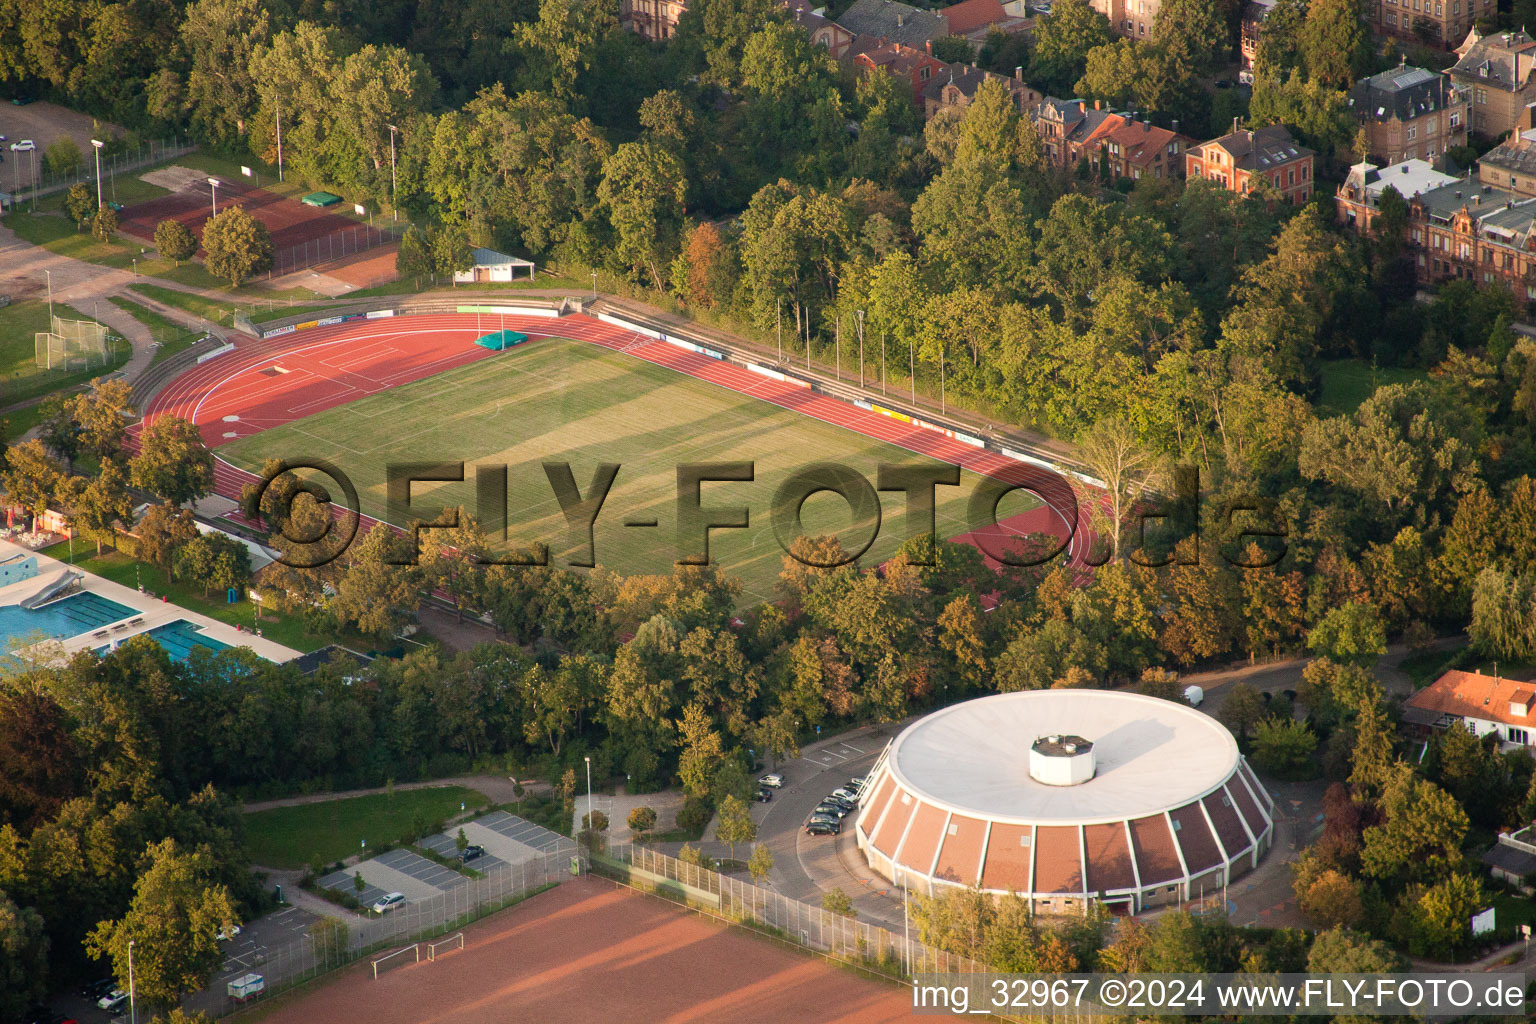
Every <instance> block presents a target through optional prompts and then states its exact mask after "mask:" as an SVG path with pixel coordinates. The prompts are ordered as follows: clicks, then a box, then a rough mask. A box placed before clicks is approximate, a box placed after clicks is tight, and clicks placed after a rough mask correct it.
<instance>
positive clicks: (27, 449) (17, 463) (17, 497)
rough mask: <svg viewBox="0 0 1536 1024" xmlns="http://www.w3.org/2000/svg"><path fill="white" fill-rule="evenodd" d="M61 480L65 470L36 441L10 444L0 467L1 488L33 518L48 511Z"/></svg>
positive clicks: (41, 443)
mask: <svg viewBox="0 0 1536 1024" xmlns="http://www.w3.org/2000/svg"><path fill="white" fill-rule="evenodd" d="M64 479H65V477H64V467H63V466H61V465H59V463H58V462H57V461H55V460H54V458H53V456H51V455H49V454H48V449H47V448H45V447H43V442H41V441H38V440H36V439H34V440H31V441H23V442H21V444H17V445H12V446H11V447H10V448H9V449H8V450H7V451H6V459H5V464H4V466H3V467H0V488H4V489H5V493H6V495H7V497H9V498H10V500H11V501H12V502H13V503H14V504H16V505H19V506H20V507H21V508H23V509H25V510H26V511H27V512H29V513H31V514H32V515H34V516H40V515H42V514H43V513H44V512H46V511H48V506H49V504H50V503H51V502H52V501H53V500H54V497H55V495H57V494H58V492H59V490H60V487H61V486H62V484H63V482H64Z"/></svg>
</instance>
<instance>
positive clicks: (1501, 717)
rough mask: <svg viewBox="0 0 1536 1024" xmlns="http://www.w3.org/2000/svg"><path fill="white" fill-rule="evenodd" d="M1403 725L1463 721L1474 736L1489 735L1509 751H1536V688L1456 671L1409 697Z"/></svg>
mask: <svg viewBox="0 0 1536 1024" xmlns="http://www.w3.org/2000/svg"><path fill="white" fill-rule="evenodd" d="M1403 721H1405V722H1407V723H1409V724H1410V725H1416V726H1418V727H1419V728H1421V729H1425V730H1432V729H1449V728H1450V727H1451V726H1453V725H1455V724H1456V723H1457V722H1460V723H1461V724H1462V725H1464V726H1466V727H1467V729H1468V730H1469V731H1470V732H1471V733H1472V734H1473V735H1475V736H1487V735H1489V734H1490V733H1492V734H1495V735H1497V736H1498V737H1499V741H1500V744H1501V746H1503V747H1504V748H1505V749H1510V748H1515V747H1520V748H1525V749H1530V748H1531V747H1532V746H1536V683H1530V682H1521V681H1519V680H1516V679H1504V678H1501V677H1499V676H1487V675H1483V674H1482V673H1481V672H1462V671H1460V670H1452V671H1450V672H1447V673H1446V674H1445V675H1443V676H1441V677H1440V678H1439V679H1436V680H1435V681H1434V682H1433V683H1430V684H1429V685H1428V686H1426V687H1425V688H1424V689H1422V690H1420V691H1419V692H1418V693H1416V694H1414V695H1413V696H1412V697H1409V698H1408V703H1407V705H1406V706H1405V707H1404V708H1403Z"/></svg>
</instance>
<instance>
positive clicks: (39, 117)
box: [0, 100, 123, 184]
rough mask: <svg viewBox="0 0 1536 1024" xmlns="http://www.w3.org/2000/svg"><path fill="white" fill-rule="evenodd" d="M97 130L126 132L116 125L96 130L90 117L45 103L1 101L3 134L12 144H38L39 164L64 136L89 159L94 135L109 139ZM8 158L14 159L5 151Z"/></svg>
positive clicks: (0, 119)
mask: <svg viewBox="0 0 1536 1024" xmlns="http://www.w3.org/2000/svg"><path fill="white" fill-rule="evenodd" d="M97 131H101V132H105V133H108V134H113V133H115V134H119V135H120V134H122V131H123V130H122V129H121V128H118V127H116V126H115V125H103V126H102V127H101V128H100V129H97V128H96V127H95V126H94V123H93V122H92V120H91V118H90V116H89V115H87V114H78V113H76V112H75V111H73V110H70V109H68V108H66V107H61V106H59V105H58V104H56V103H47V102H45V101H43V100H38V101H37V102H36V103H28V104H26V105H25V106H20V107H18V106H16V105H15V104H13V103H10V102H9V101H5V102H0V135H4V136H6V138H8V139H9V140H10V141H11V142H19V141H20V140H22V139H31V140H32V141H33V142H35V143H37V157H38V160H39V161H41V160H42V156H43V151H44V150H46V149H47V148H48V147H49V146H50V145H52V144H53V143H54V142H56V141H58V140H59V139H61V138H64V137H65V136H68V137H69V138H71V139H74V140H75V145H77V146H79V147H80V153H81V155H82V156H87V155H88V154H89V153H90V152H91V138H92V137H93V135H94V137H95V138H98V139H105V138H106V137H107V135H105V134H101V135H97V134H95V133H96V132H97ZM5 159H7V160H9V159H11V153H10V151H9V150H7V151H6V154H5ZM38 166H39V167H41V166H42V164H41V163H39V164H38ZM5 180H6V182H7V184H8V183H9V182H10V180H11V175H10V169H9V168H7V169H6V175H5Z"/></svg>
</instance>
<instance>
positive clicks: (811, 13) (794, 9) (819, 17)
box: [784, 0, 854, 57]
mask: <svg viewBox="0 0 1536 1024" xmlns="http://www.w3.org/2000/svg"><path fill="white" fill-rule="evenodd" d="M784 6H785V7H786V8H788V10H789V16H790V17H791V18H793V19H794V22H795V24H796V25H799V26H800V28H801V30H802V31H804V32H805V34H806V35H808V36H810V37H811V42H813V43H816V44H817V45H818V46H825V47H826V48H827V50H828V51H829V52H830V53H831V54H832V56H834V57H841V56H843V55H844V54H846V53H847V52H848V49H849V47H851V46H852V45H853V39H854V36H853V33H852V32H850V31H848V30H847V29H846V28H843V26H841V25H839V24H838V23H837V22H835V21H833V20H832V19H831V18H828V17H826V16H825V15H823V14H822V13H821V12H822V11H824V10H826V8H824V7H822V8H813V7H812V6H811V3H810V0H784Z"/></svg>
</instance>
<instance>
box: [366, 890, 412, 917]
mask: <svg viewBox="0 0 1536 1024" xmlns="http://www.w3.org/2000/svg"><path fill="white" fill-rule="evenodd" d="M404 902H405V893H403V892H392V893H390V894H389V895H388V896H384V897H381V898H380V899H379V901H378V902H377V903H375V904H374V905H373V912H374V913H375V914H387V913H389V912H390V911H391V910H394V909H395V908H396V907H398V906H399V905H400V904H402V903H404Z"/></svg>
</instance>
